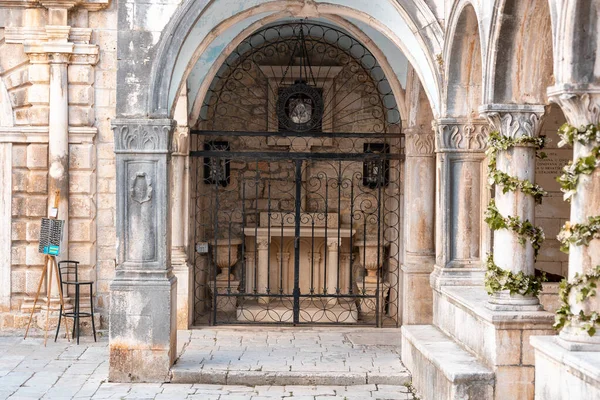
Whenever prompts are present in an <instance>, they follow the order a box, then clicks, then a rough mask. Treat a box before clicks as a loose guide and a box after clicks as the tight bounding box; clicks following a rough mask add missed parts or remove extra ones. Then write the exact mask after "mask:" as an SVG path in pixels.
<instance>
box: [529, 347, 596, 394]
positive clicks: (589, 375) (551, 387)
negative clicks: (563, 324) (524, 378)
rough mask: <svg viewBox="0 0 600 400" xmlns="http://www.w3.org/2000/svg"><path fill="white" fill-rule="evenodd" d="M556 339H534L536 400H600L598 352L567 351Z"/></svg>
mask: <svg viewBox="0 0 600 400" xmlns="http://www.w3.org/2000/svg"><path fill="white" fill-rule="evenodd" d="M555 339H556V337H551V336H532V337H531V345H532V346H533V348H534V349H535V399H536V400H566V399H595V400H596V399H600V357H599V355H598V352H585V351H583V352H580V351H568V350H566V349H565V348H564V347H562V346H559V345H558V344H557V343H556V341H555Z"/></svg>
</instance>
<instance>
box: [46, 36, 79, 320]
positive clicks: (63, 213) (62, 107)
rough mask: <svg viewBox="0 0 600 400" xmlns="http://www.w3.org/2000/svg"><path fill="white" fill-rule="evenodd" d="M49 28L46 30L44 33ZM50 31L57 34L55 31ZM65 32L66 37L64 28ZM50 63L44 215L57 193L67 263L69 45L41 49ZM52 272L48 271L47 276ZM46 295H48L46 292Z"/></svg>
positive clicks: (55, 290) (55, 303)
mask: <svg viewBox="0 0 600 400" xmlns="http://www.w3.org/2000/svg"><path fill="white" fill-rule="evenodd" d="M48 28H49V27H47V29H48ZM53 28H55V29H54V30H57V29H58V28H57V27H53ZM63 28H64V29H66V34H68V27H66V28H65V27H63ZM44 50H45V51H46V52H47V53H48V61H49V63H50V102H49V107H50V110H49V121H48V215H52V213H51V209H52V208H53V207H54V203H55V201H54V198H55V195H56V192H57V191H60V200H59V203H58V215H57V218H58V219H60V220H63V221H64V225H63V239H62V244H61V248H60V255H59V259H62V260H68V259H69V97H68V92H69V91H68V83H67V67H68V65H69V59H70V57H71V53H72V52H73V43H52V44H48V45H47V46H46V48H45V49H44ZM50 273H52V270H51V269H49V270H48V274H50ZM46 279H47V280H48V281H52V287H51V288H50V287H49V288H48V289H47V290H49V293H51V298H52V300H51V301H52V306H51V309H53V310H58V307H59V287H58V282H57V279H56V276H53V277H52V279H50V277H49V276H47V277H46ZM47 293H48V292H47Z"/></svg>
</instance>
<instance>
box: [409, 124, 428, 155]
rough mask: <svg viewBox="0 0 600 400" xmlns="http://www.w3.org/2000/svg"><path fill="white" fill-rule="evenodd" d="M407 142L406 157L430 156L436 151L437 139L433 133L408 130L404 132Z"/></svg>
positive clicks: (413, 129)
mask: <svg viewBox="0 0 600 400" xmlns="http://www.w3.org/2000/svg"><path fill="white" fill-rule="evenodd" d="M404 134H405V140H406V155H407V156H408V157H410V156H423V155H425V156H429V155H433V154H434V151H435V138H434V135H433V132H428V131H426V132H423V131H419V130H418V129H415V128H408V129H406V130H405V131H404Z"/></svg>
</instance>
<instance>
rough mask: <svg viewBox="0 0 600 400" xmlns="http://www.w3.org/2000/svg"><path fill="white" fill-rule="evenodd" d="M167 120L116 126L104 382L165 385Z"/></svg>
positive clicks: (171, 303)
mask: <svg viewBox="0 0 600 400" xmlns="http://www.w3.org/2000/svg"><path fill="white" fill-rule="evenodd" d="M173 125H174V123H173V121H172V120H145V119H140V120H135V119H129V120H114V121H113V130H114V133H115V153H116V167H117V217H116V221H117V243H118V246H117V270H116V275H115V279H114V280H113V282H112V283H111V286H110V310H109V351H110V356H109V376H108V377H109V380H110V381H113V382H165V381H168V376H169V368H170V367H171V365H172V364H173V362H174V361H175V357H176V344H177V343H176V341H177V335H176V330H177V318H176V308H177V306H176V304H177V286H176V281H177V280H176V278H175V276H174V275H173V273H172V269H171V226H170V221H171V218H170V215H169V214H170V212H171V208H170V200H171V199H170V194H169V188H170V186H169V185H170V173H169V163H170V144H171V140H170V139H171V138H170V136H171V132H172V130H173Z"/></svg>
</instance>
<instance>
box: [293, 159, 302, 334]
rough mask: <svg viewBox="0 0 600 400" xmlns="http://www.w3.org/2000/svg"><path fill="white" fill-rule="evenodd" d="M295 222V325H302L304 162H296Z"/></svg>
mask: <svg viewBox="0 0 600 400" xmlns="http://www.w3.org/2000/svg"><path fill="white" fill-rule="evenodd" d="M295 163H296V199H295V207H296V209H295V214H296V215H295V221H294V325H297V324H299V323H300V211H301V207H302V160H296V161H295Z"/></svg>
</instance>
